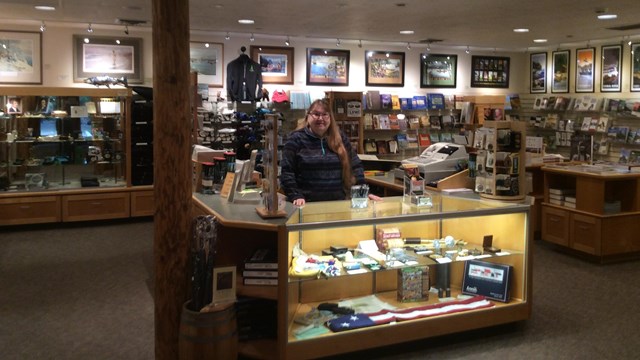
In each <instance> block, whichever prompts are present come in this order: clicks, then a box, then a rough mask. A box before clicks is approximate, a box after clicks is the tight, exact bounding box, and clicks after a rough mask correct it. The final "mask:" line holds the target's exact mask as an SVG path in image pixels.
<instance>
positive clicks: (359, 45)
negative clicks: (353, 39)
mask: <svg viewBox="0 0 640 360" xmlns="http://www.w3.org/2000/svg"><path fill="white" fill-rule="evenodd" d="M358 47H359V48H362V40H358Z"/></svg>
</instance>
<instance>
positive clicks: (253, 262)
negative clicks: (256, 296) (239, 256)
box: [242, 248, 278, 286]
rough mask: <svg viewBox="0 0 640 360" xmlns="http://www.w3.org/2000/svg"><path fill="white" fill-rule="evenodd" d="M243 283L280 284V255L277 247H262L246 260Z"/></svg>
mask: <svg viewBox="0 0 640 360" xmlns="http://www.w3.org/2000/svg"><path fill="white" fill-rule="evenodd" d="M242 284H243V285H262V286H275V285H278V256H277V252H276V250H275V249H271V248H260V249H257V250H256V251H254V252H253V254H251V256H250V257H249V258H248V259H246V260H245V262H244V269H243V270H242Z"/></svg>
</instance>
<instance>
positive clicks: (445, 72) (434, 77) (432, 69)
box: [420, 53, 458, 88]
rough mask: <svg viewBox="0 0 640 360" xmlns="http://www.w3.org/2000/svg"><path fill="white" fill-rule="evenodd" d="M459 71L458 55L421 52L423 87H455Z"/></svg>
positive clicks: (421, 85) (421, 81)
mask: <svg viewBox="0 0 640 360" xmlns="http://www.w3.org/2000/svg"><path fill="white" fill-rule="evenodd" d="M457 73H458V55H452V54H431V53H422V54H420V87H421V88H455V87H456V83H457Z"/></svg>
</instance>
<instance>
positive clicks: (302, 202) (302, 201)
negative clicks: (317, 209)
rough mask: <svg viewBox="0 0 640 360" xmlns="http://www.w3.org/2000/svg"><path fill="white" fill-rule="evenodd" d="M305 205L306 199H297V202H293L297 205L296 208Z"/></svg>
mask: <svg viewBox="0 0 640 360" xmlns="http://www.w3.org/2000/svg"><path fill="white" fill-rule="evenodd" d="M304 204H305V201H304V199H295V200H293V205H295V206H304Z"/></svg>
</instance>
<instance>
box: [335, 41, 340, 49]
mask: <svg viewBox="0 0 640 360" xmlns="http://www.w3.org/2000/svg"><path fill="white" fill-rule="evenodd" d="M336 46H337V47H340V39H337V41H336Z"/></svg>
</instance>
